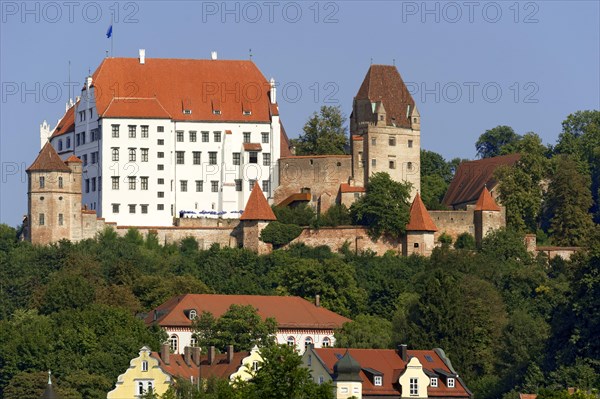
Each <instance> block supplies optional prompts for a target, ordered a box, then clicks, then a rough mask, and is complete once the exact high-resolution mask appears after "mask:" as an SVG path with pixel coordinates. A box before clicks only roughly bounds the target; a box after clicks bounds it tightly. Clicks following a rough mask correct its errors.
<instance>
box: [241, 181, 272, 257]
mask: <svg viewBox="0 0 600 399" xmlns="http://www.w3.org/2000/svg"><path fill="white" fill-rule="evenodd" d="M274 220H277V218H276V217H275V214H274V213H273V210H272V209H271V207H270V206H269V203H268V202H267V199H266V198H265V195H264V194H263V192H262V190H261V189H260V187H259V185H258V183H255V184H254V188H253V189H252V192H251V193H250V197H249V198H248V202H247V203H246V208H245V209H244V213H242V216H241V217H240V221H241V223H242V232H243V243H244V248H247V249H250V250H252V251H255V252H258V253H259V254H265V253H269V252H271V249H272V247H271V244H267V243H265V242H263V241H261V239H260V233H261V231H262V230H263V229H264V228H265V227H266V226H267V224H269V222H270V221H274Z"/></svg>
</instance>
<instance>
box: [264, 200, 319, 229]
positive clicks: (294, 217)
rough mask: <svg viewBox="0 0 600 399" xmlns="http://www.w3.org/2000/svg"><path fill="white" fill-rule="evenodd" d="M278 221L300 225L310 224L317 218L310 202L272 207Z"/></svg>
mask: <svg viewBox="0 0 600 399" xmlns="http://www.w3.org/2000/svg"><path fill="white" fill-rule="evenodd" d="M271 208H272V209H273V213H274V214H275V217H276V218H277V221H278V222H280V223H284V224H295V225H298V226H310V225H311V224H313V223H314V221H315V218H316V216H317V215H316V213H315V210H314V209H313V208H312V207H311V206H310V205H308V204H300V205H297V206H275V205H273V206H272V207H271Z"/></svg>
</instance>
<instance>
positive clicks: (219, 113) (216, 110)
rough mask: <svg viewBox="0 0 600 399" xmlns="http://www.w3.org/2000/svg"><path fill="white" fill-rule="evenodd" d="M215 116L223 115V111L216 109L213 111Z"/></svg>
mask: <svg viewBox="0 0 600 399" xmlns="http://www.w3.org/2000/svg"><path fill="white" fill-rule="evenodd" d="M213 114H214V115H221V110H220V109H215V110H213Z"/></svg>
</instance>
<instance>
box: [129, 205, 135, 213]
mask: <svg viewBox="0 0 600 399" xmlns="http://www.w3.org/2000/svg"><path fill="white" fill-rule="evenodd" d="M129 213H135V204H129Z"/></svg>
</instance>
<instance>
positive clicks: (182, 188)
mask: <svg viewBox="0 0 600 399" xmlns="http://www.w3.org/2000/svg"><path fill="white" fill-rule="evenodd" d="M179 186H180V191H181V192H182V193H185V192H187V180H180V181H179Z"/></svg>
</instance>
